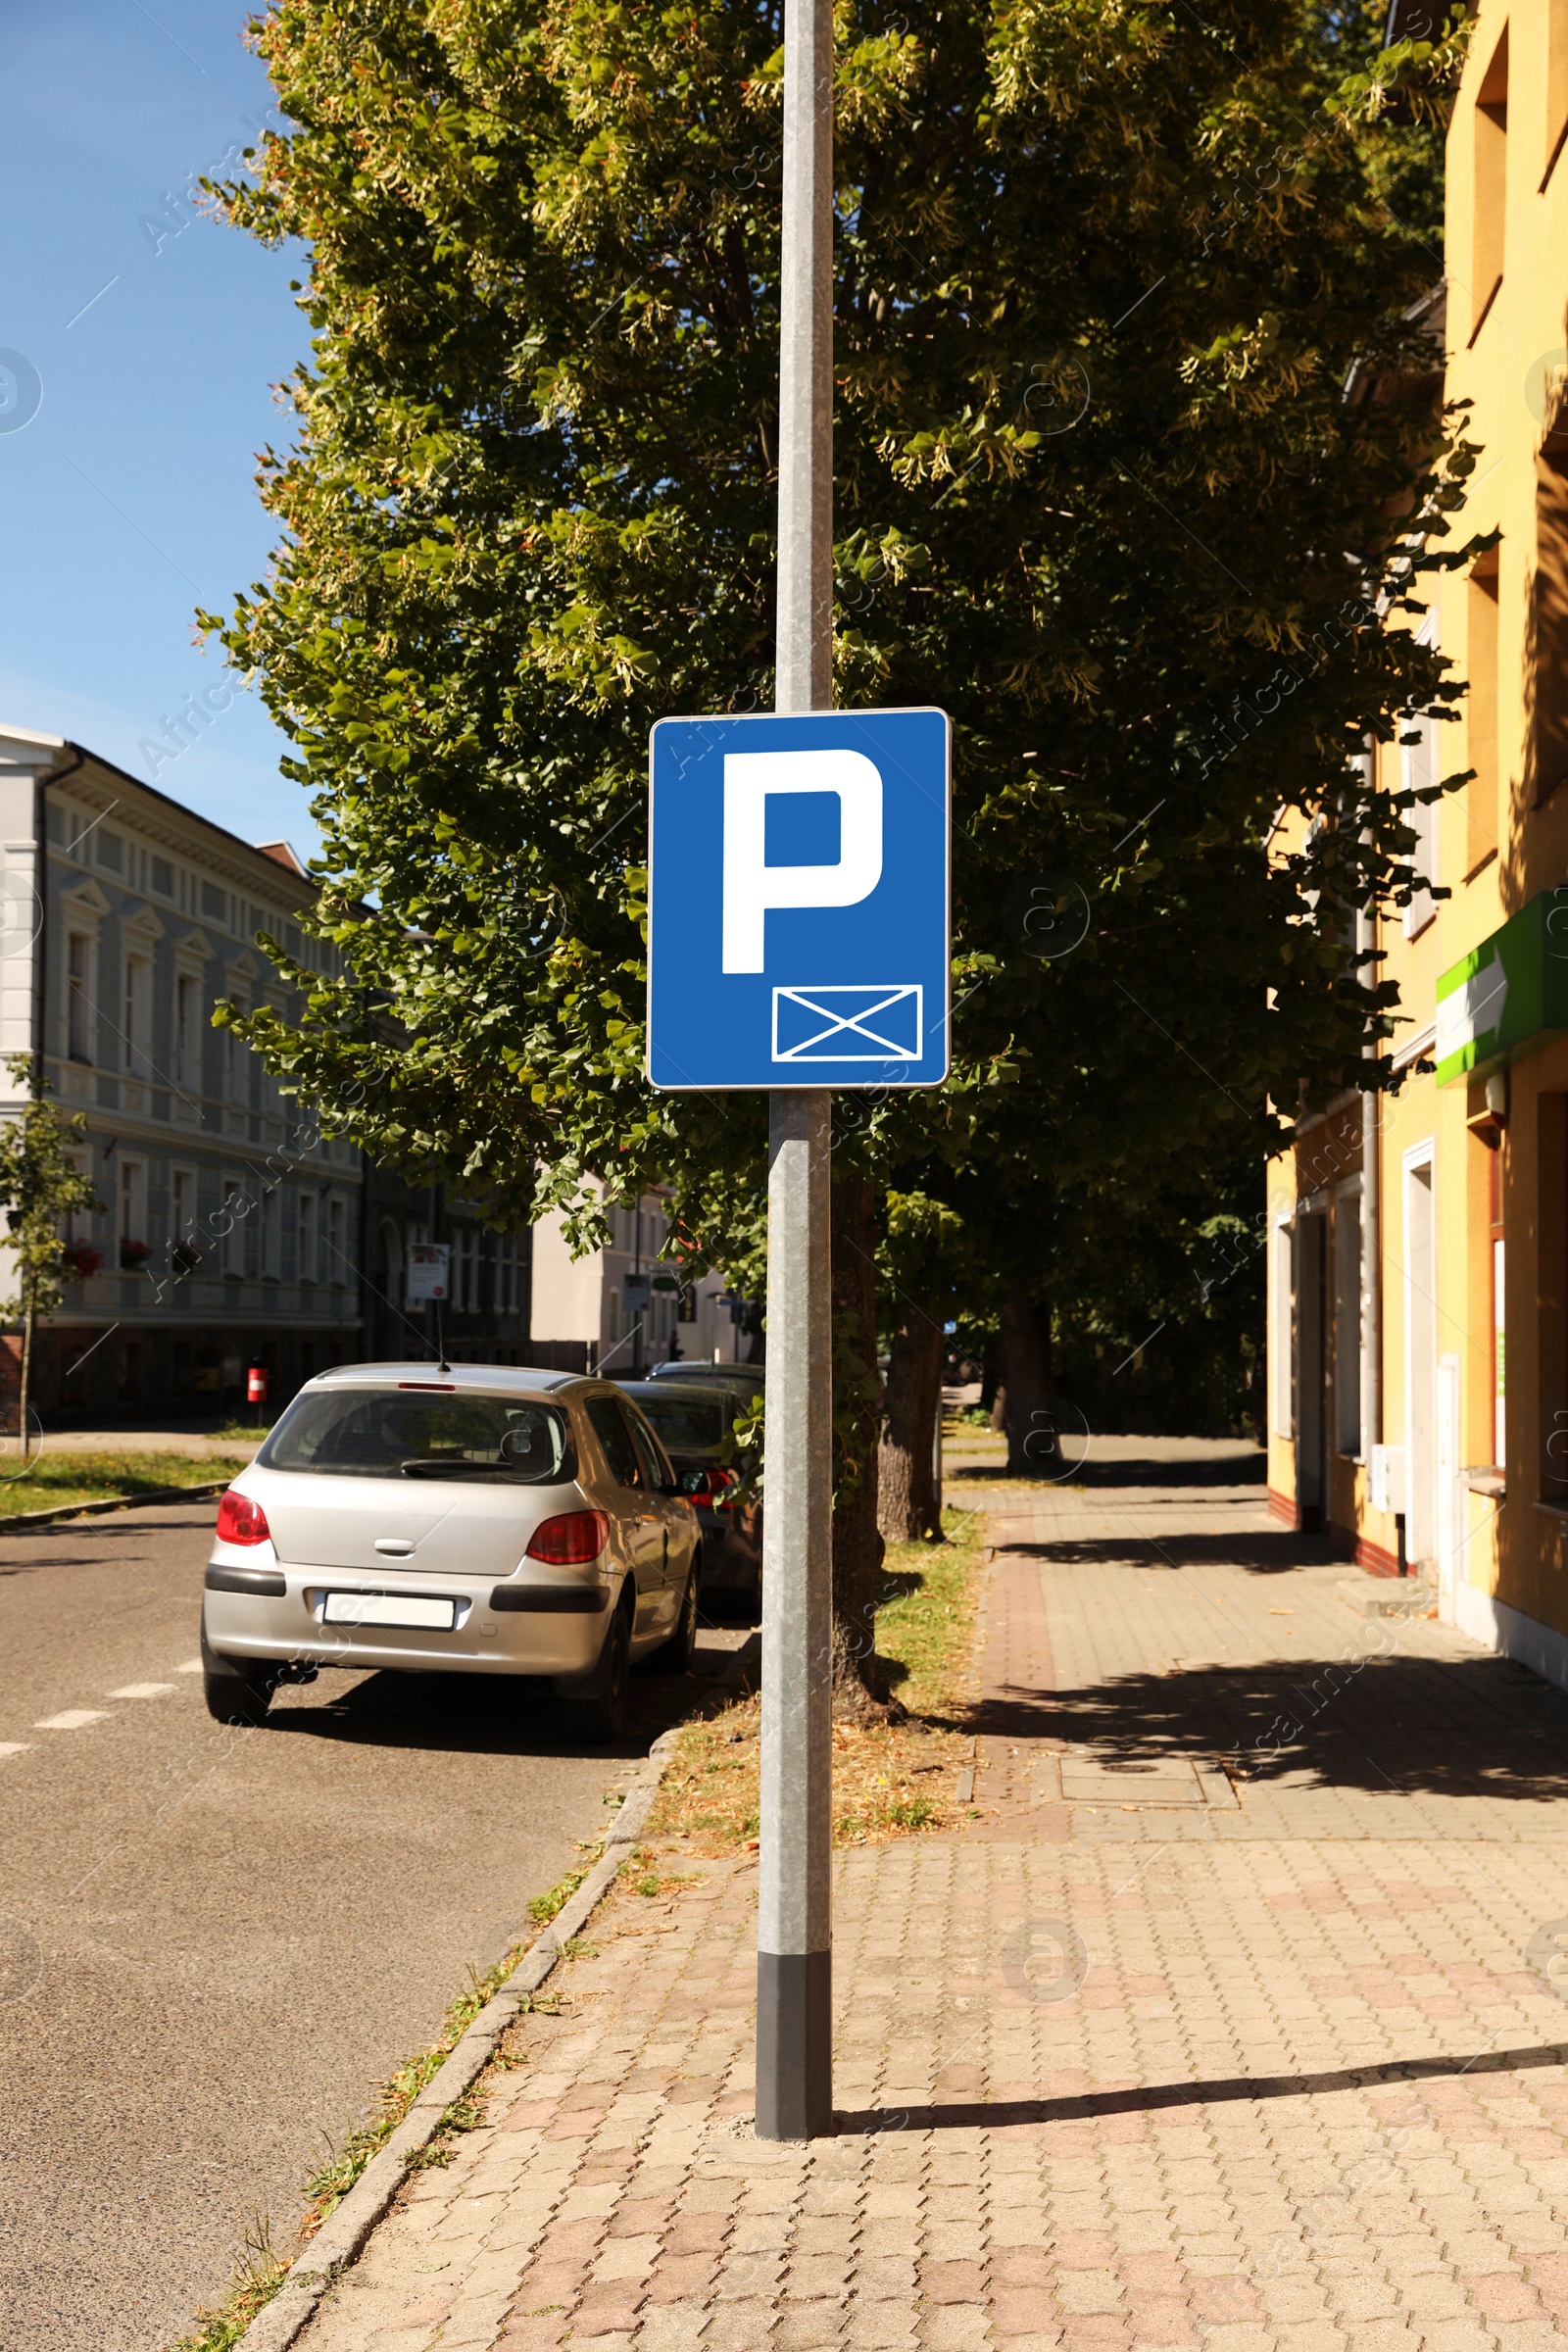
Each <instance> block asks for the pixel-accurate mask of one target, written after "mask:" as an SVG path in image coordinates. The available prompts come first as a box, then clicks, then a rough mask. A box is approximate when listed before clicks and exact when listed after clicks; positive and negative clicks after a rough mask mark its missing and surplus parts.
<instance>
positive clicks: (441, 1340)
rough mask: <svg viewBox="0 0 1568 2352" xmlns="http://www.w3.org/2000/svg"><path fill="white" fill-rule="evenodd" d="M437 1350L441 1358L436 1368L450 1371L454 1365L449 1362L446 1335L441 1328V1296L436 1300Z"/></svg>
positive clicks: (439, 1370) (440, 1370)
mask: <svg viewBox="0 0 1568 2352" xmlns="http://www.w3.org/2000/svg"><path fill="white" fill-rule="evenodd" d="M435 1351H436V1354H437V1356H438V1357H439V1359H440V1360H439V1362H438V1363H437V1365H436V1370H437V1371H438V1372H450V1371H451V1369H452V1366H451V1365H450V1364H449V1363H448V1362H447V1343H446V1337H445V1335H444V1333H443V1332H442V1329H441V1301H440V1299H437V1300H436V1302H435Z"/></svg>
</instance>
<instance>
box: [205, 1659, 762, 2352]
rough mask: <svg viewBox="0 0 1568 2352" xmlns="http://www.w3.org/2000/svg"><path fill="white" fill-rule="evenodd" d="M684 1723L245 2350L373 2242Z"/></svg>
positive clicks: (625, 1846)
mask: <svg viewBox="0 0 1568 2352" xmlns="http://www.w3.org/2000/svg"><path fill="white" fill-rule="evenodd" d="M761 1648H762V1637H761V1635H760V1633H754V1634H753V1635H752V1636H751V1638H750V1639H749V1640H748V1641H746V1642H743V1643H742V1645H741V1647H740V1648H739V1649H738V1650H737V1651H736V1652H735V1654H734V1656H733V1658H732V1659H731V1660H730V1662H729V1664H728V1665H727V1666H726V1667H725V1668H724V1669H723V1670H722V1672H721V1673H719V1674H718V1675H717V1676H715V1678H714V1680H713V1683H712V1685H711V1689H710V1690H709V1691H708V1692H707V1694H706V1696H705V1699H704V1701H703V1705H702V1707H701V1708H700V1709H699V1710H698V1713H699V1715H701V1714H706V1713H707V1712H708V1711H709V1709H710V1707H711V1705H712V1703H713V1702H714V1701H715V1700H716V1699H718V1698H719V1697H721V1696H722V1695H723V1694H725V1693H726V1692H728V1691H731V1690H733V1689H734V1687H735V1685H736V1684H737V1683H738V1682H739V1681H740V1680H741V1678H742V1676H743V1675H744V1674H745V1673H746V1672H747V1671H748V1669H749V1668H751V1667H753V1666H755V1665H756V1663H757V1660H758V1658H759V1657H760V1654H761ZM685 1729H686V1726H685V1725H684V1724H676V1725H675V1726H674V1727H673V1728H672V1729H671V1730H669V1731H667V1732H661V1734H660V1736H659V1738H658V1739H657V1740H655V1741H654V1743H653V1746H652V1747H651V1748H650V1749H649V1751H648V1761H647V1763H646V1764H645V1765H644V1767H643V1769H642V1771H641V1772H640V1773H639V1774H638V1775H637V1777H636V1778H635V1780H633V1782H632V1784H631V1786H630V1788H629V1789H627V1791H626V1798H625V1802H624V1803H623V1804H622V1806H621V1808H620V1811H619V1812H618V1813H617V1814H616V1816H615V1822H614V1826H613V1829H612V1830H611V1832H610V1836H609V1838H607V1840H606V1843H605V1852H604V1858H603V1860H602V1861H600V1862H598V1863H596V1864H595V1866H594V1868H593V1869H592V1870H591V1871H590V1872H589V1874H588V1876H587V1878H585V1879H584V1881H583V1883H582V1885H581V1886H580V1887H578V1889H577V1891H576V1893H575V1894H574V1895H573V1896H572V1898H571V1900H570V1902H569V1903H566V1904H565V1905H564V1907H563V1908H562V1910H561V1911H559V1912H558V1913H557V1915H556V1917H555V1918H554V1919H553V1920H552V1921H551V1923H550V1925H549V1927H547V1928H546V1929H545V1931H544V1933H543V1934H542V1935H541V1936H539V1937H538V1938H537V1940H536V1941H535V1942H534V1943H532V1944H530V1946H529V1948H528V1950H527V1951H526V1952H525V1953H524V1955H523V1957H522V1958H521V1959H520V1960H519V1961H518V1963H517V1965H516V1967H515V1969H514V1970H513V1972H512V1974H511V1976H510V1977H509V1978H508V1979H507V1981H506V1983H505V1984H504V1985H502V1986H501V1987H500V1989H499V1990H498V1991H497V1992H496V1993H495V1994H494V1996H493V1997H492V1998H491V1999H490V2000H489V2001H488V2002H487V2003H486V2004H485V2006H484V2008H483V2009H481V2010H480V2012H479V2014H478V2016H477V2017H476V2018H475V2019H474V2020H473V2023H472V2024H471V2025H470V2026H469V2027H468V2028H467V2029H466V2032H465V2033H464V2034H463V2035H462V2037H461V2038H460V2040H459V2041H458V2043H457V2044H456V2046H455V2048H454V2049H453V2051H452V2053H451V2055H450V2056H449V2057H448V2058H447V2059H446V2061H445V2063H444V2064H443V2065H442V2066H441V2067H439V2068H438V2069H437V2071H436V2073H435V2074H434V2075H433V2076H432V2077H431V2078H430V2081H429V2082H427V2083H426V2084H425V2086H424V2088H423V2090H421V2091H420V2093H419V2095H418V2097H417V2099H416V2100H415V2102H414V2104H413V2106H412V2107H411V2108H410V2109H409V2112H408V2114H407V2115H406V2116H405V2117H404V2119H403V2121H402V2123H401V2124H399V2126H398V2128H397V2130H396V2131H394V2132H393V2134H392V2136H391V2138H390V2139H389V2140H388V2141H387V2143H386V2145H385V2147H384V2148H379V2149H378V2150H377V2151H376V2153H375V2155H373V2156H372V2157H371V2159H370V2161H369V2163H368V2165H367V2166H366V2168H365V2170H364V2172H363V2173H362V2174H361V2175H360V2177H359V2179H358V2180H356V2181H355V2183H354V2186H353V2187H352V2188H351V2189H350V2190H349V2193H348V2195H347V2196H346V2197H345V2198H344V2199H343V2202H342V2203H341V2204H340V2205H338V2206H336V2207H334V2209H333V2211H332V2212H331V2213H330V2214H328V2216H327V2218H326V2220H325V2221H324V2222H323V2223H322V2225H321V2227H320V2229H319V2230H318V2231H317V2233H316V2235H315V2236H314V2237H313V2238H312V2239H311V2240H310V2242H309V2244H308V2245H307V2246H306V2247H305V2248H304V2250H303V2252H302V2253H301V2254H300V2256H299V2258H298V2260H297V2261H296V2262H295V2264H294V2267H293V2269H292V2270H291V2271H290V2272H289V2274H288V2277H287V2278H285V2279H284V2281H283V2283H282V2285H281V2286H280V2287H279V2288H278V2290H277V2293H276V2294H275V2295H274V2296H273V2297H272V2300H271V2302H270V2303H269V2304H267V2305H266V2306H265V2307H264V2309H262V2310H261V2311H259V2312H258V2313H257V2315H256V2317H255V2319H254V2320H252V2322H251V2324H250V2326H249V2327H247V2328H246V2330H245V2333H244V2335H243V2336H242V2338H241V2339H240V2340H241V2342H242V2343H243V2345H244V2347H245V2352H289V2347H290V2346H291V2345H293V2344H296V2343H298V2341H299V2339H300V2337H301V2335H302V2334H303V2333H304V2331H305V2329H306V2327H308V2326H309V2325H310V2322H311V2320H312V2319H313V2318H314V2317H315V2315H316V2309H317V2306H318V2304H319V2302H320V2300H321V2297H322V2295H323V2294H325V2292H326V2290H327V2288H328V2287H329V2286H331V2285H332V2284H333V2283H334V2282H335V2280H336V2279H337V2278H338V2277H339V2276H340V2275H341V2273H342V2272H343V2271H345V2270H346V2269H347V2268H348V2266H349V2264H350V2263H351V2262H353V2260H354V2259H355V2257H356V2255H357V2254H358V2253H359V2252H360V2250H361V2248H362V2247H363V2246H364V2244H365V2241H366V2239H367V2238H368V2236H369V2234H370V2231H371V2230H372V2229H374V2228H375V2225H376V2224H377V2222H378V2221H380V2219H381V2217H382V2215H383V2214H384V2213H385V2212H386V2209H387V2207H388V2206H389V2205H390V2204H391V2202H392V2200H393V2198H394V2197H395V2196H396V2195H397V2192H398V2190H399V2189H400V2188H401V2187H402V2185H403V2181H404V2177H405V2175H406V2174H407V2172H408V2169H409V2162H410V2159H411V2158H412V2157H415V2156H417V2154H418V2153H419V2151H420V2149H421V2148H424V2147H427V2146H428V2145H429V2143H430V2141H431V2140H432V2139H433V2138H434V2137H435V2135H436V2132H437V2131H438V2129H439V2127H440V2123H441V2118H442V2117H443V2116H444V2115H445V2113H446V2111H447V2109H448V2108H449V2107H451V2106H453V2105H455V2103H456V2102H457V2101H458V2100H459V2099H461V2098H462V2096H463V2094H464V2092H465V2091H466V2090H467V2089H469V2088H470V2087H471V2085H472V2084H473V2082H475V2081H476V2080H477V2079H478V2077H479V2076H480V2075H481V2074H482V2073H483V2071H484V2069H485V2067H486V2066H488V2064H489V2063H490V2060H491V2059H492V2057H493V2056H494V2055H495V2051H496V2046H497V2044H498V2043H499V2041H500V2039H501V2036H502V2035H503V2034H505V2032H506V2030H507V2028H508V2027H509V2026H510V2025H511V2024H512V2022H513V2020H514V2018H515V2017H516V2015H517V2013H518V2011H519V2009H520V2008H521V2007H522V2005H523V2002H524V2000H525V1999H526V1997H527V1996H528V1995H529V1994H531V1993H534V1992H537V1991H538V1989H539V1987H540V1985H543V1983H544V1982H545V1979H546V1978H547V1977H548V1976H549V1975H550V1973H551V1971H552V1970H553V1969H554V1967H555V1965H556V1963H557V1961H558V1960H559V1959H560V1958H561V1955H562V1950H563V1947H564V1945H565V1944H566V1943H567V1942H568V1941H569V1940H570V1938H571V1937H572V1936H576V1935H580V1934H581V1932H582V1930H583V1928H584V1927H586V1925H587V1923H588V1921H589V1919H590V1918H591V1917H592V1916H593V1913H594V1912H595V1910H596V1909H597V1908H598V1906H599V1904H600V1902H601V1901H602V1900H603V1898H604V1896H605V1895H606V1894H608V1893H609V1891H610V1889H611V1887H613V1884H614V1882H615V1880H616V1878H617V1877H618V1876H619V1874H620V1870H621V1866H622V1864H623V1863H624V1862H625V1861H626V1858H627V1856H628V1855H629V1853H630V1851H631V1849H632V1847H633V1846H634V1845H635V1844H636V1842H637V1840H638V1838H640V1837H641V1836H642V1834H643V1828H644V1825H645V1823H646V1822H647V1819H648V1816H649V1814H650V1813H651V1812H652V1811H653V1805H654V1798H655V1797H656V1796H657V1795H658V1793H659V1785H660V1783H661V1781H662V1779H663V1777H664V1774H665V1771H666V1770H667V1768H668V1765H669V1759H670V1756H671V1754H672V1752H673V1750H674V1747H675V1743H676V1741H677V1740H679V1738H680V1736H681V1733H682V1732H683V1731H684V1730H685Z"/></svg>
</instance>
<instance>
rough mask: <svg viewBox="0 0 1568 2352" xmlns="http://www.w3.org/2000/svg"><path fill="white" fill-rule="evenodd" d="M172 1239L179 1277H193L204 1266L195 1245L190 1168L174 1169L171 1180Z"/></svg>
mask: <svg viewBox="0 0 1568 2352" xmlns="http://www.w3.org/2000/svg"><path fill="white" fill-rule="evenodd" d="M169 1239H170V1243H171V1246H172V1249H173V1250H177V1251H178V1252H179V1254H178V1256H176V1257H174V1258H172V1261H171V1262H172V1265H173V1269H174V1272H175V1273H176V1274H193V1273H194V1272H195V1270H196V1268H197V1266H198V1265H200V1263H201V1252H200V1250H199V1247H198V1245H197V1242H196V1178H195V1175H194V1173H193V1172H192V1171H191V1169H189V1168H175V1169H174V1170H173V1171H172V1174H171V1176H170V1179H169Z"/></svg>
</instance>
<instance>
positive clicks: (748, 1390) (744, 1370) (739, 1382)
mask: <svg viewBox="0 0 1568 2352" xmlns="http://www.w3.org/2000/svg"><path fill="white" fill-rule="evenodd" d="M648 1377H649V1379H650V1380H661V1381H662V1380H683V1381H685V1382H686V1383H687V1384H688V1385H690V1384H691V1383H692V1382H694V1381H695V1382H696V1383H697V1384H698V1385H699V1386H700V1387H702V1388H705V1389H706V1388H710V1387H711V1388H715V1389H728V1390H729V1392H730V1394H731V1396H733V1397H745V1398H747V1399H750V1398H751V1397H758V1396H760V1394H761V1392H762V1390H763V1389H764V1388H765V1387H766V1385H767V1373H766V1369H765V1367H764V1366H763V1365H761V1364H704V1363H695V1364H693V1363H688V1362H687V1360H686V1358H685V1357H684V1356H683V1355H678V1356H675V1357H674V1358H673V1359H672V1360H671V1361H670V1362H669V1363H665V1364H655V1366H654V1368H653V1370H652V1371H651V1372H650V1373H649V1375H648Z"/></svg>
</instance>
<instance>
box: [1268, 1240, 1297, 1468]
mask: <svg viewBox="0 0 1568 2352" xmlns="http://www.w3.org/2000/svg"><path fill="white" fill-rule="evenodd" d="M1269 1288H1270V1291H1271V1292H1272V1294H1273V1299H1272V1307H1273V1311H1272V1313H1271V1315H1270V1317H1269V1323H1270V1331H1269V1419H1270V1422H1271V1423H1272V1425H1273V1430H1274V1435H1275V1436H1276V1437H1277V1438H1289V1437H1294V1436H1295V1434H1296V1235H1295V1232H1294V1231H1293V1229H1292V1227H1291V1224H1290V1222H1289V1220H1288V1219H1283V1218H1282V1219H1281V1221H1280V1222H1279V1224H1277V1225H1276V1226H1275V1228H1274V1245H1273V1259H1272V1262H1271V1265H1270V1268H1269Z"/></svg>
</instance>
